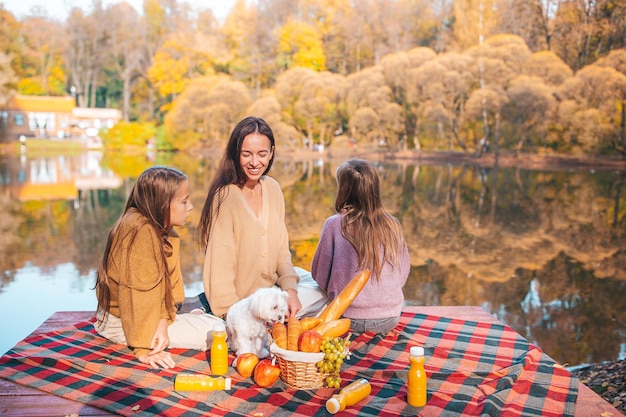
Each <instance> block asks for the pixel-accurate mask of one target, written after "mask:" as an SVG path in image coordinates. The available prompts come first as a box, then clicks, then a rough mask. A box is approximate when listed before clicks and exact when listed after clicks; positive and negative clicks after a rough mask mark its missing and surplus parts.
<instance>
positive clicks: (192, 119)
mask: <svg viewBox="0 0 626 417" xmlns="http://www.w3.org/2000/svg"><path fill="white" fill-rule="evenodd" d="M252 3H253V4H247V2H246V1H245V0H238V1H237V2H236V4H235V5H234V7H233V9H232V10H231V12H230V14H229V15H228V16H227V17H226V19H225V20H224V21H223V22H219V21H217V19H216V18H215V17H214V16H213V15H212V13H211V12H210V10H195V9H193V8H191V7H190V6H189V5H188V4H186V3H185V2H182V1H177V0H144V5H143V10H142V13H139V12H137V11H136V10H135V9H133V8H132V7H131V6H130V5H129V4H128V3H126V2H124V1H121V2H119V3H115V4H112V5H109V6H106V7H105V6H103V4H102V1H100V0H93V1H92V3H91V8H90V10H89V11H85V10H83V9H81V8H74V9H72V10H71V12H70V15H69V16H68V18H67V19H66V21H65V22H58V21H55V20H53V19H51V18H49V17H47V16H46V15H45V14H43V13H37V10H35V11H34V13H33V14H32V15H30V16H27V17H25V18H23V19H21V20H19V21H18V20H17V19H16V18H15V17H14V16H13V15H12V14H11V13H10V12H9V11H7V10H5V9H4V7H3V6H2V5H1V3H0V34H1V35H2V36H0V102H6V100H7V99H8V98H9V97H10V96H11V94H14V93H15V92H19V93H21V94H35V95H45V94H50V95H67V94H74V95H75V96H76V99H77V102H78V105H79V106H82V107H96V106H97V107H117V108H120V109H122V111H123V114H124V117H125V120H126V121H134V122H144V123H145V122H147V123H148V126H152V127H154V126H157V127H158V128H157V129H154V128H149V129H143V131H144V132H145V133H144V134H145V135H155V132H157V133H156V135H157V138H158V140H157V143H158V146H159V147H161V148H173V149H193V148H197V147H200V146H202V147H206V146H221V144H222V142H223V141H225V140H226V138H227V136H228V132H229V131H230V129H231V127H232V125H233V124H234V123H235V122H236V121H237V120H238V119H239V118H240V117H241V116H242V115H244V114H247V113H254V114H258V115H260V116H263V117H265V118H267V119H268V121H270V123H272V126H273V127H274V128H275V129H276V130H277V134H278V135H279V138H281V139H282V140H284V141H285V142H287V144H288V145H289V146H293V147H313V146H319V145H324V146H329V145H338V144H340V143H342V142H344V143H345V144H348V145H349V146H368V145H372V144H373V145H375V146H382V147H388V148H417V149H424V150H442V149H450V150H464V151H466V152H475V153H478V154H480V153H482V152H483V151H487V150H494V151H496V152H497V151H499V150H514V151H522V150H525V151H541V152H559V153H573V154H579V153H586V154H599V155H616V154H617V155H622V156H624V155H626V133H625V130H626V129H625V123H626V122H625V120H626V113H625V106H624V104H625V102H626V52H625V51H624V42H625V40H626V32H625V31H624V30H623V28H624V27H626V4H624V2H622V1H617V0H599V1H589V0H572V1H565V0H455V1H452V0H359V1H349V0H299V1H291V0H257V1H256V2H252ZM126 127H127V126H125V124H121V125H120V128H119V129H118V130H119V132H109V133H110V136H109V137H110V140H109V143H111V144H121V143H124V141H125V139H124V134H123V131H124V128H126ZM139 130H141V129H139ZM133 132H135V133H133V139H128V140H137V136H141V134H140V133H139V134H138V133H137V129H135V130H134V131H133ZM128 136H129V135H128V134H126V137H128ZM115 138H117V139H115ZM120 138H121V139H120ZM140 139H141V138H140ZM139 142H141V140H140V141H139Z"/></svg>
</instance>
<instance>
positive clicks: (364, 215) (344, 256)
mask: <svg viewBox="0 0 626 417" xmlns="http://www.w3.org/2000/svg"><path fill="white" fill-rule="evenodd" d="M337 185H338V189H337V197H336V199H335V210H336V211H337V214H335V215H333V216H331V217H329V218H328V219H326V222H325V223H324V226H323V227H322V232H321V235H320V241H319V244H318V247H317V249H316V251H315V255H314V256H313V266H312V268H311V273H312V274H313V279H314V280H315V281H316V282H317V283H318V284H319V286H320V288H322V289H323V290H325V291H326V292H327V293H328V297H329V298H330V299H331V300H332V299H334V298H335V297H336V296H337V294H338V293H339V292H340V291H341V290H342V289H343V288H344V287H345V286H346V284H347V283H348V282H349V281H350V279H351V278H352V277H353V276H354V275H356V273H357V272H358V271H361V270H363V269H369V270H370V271H371V276H370V279H369V281H368V282H367V283H366V284H365V287H363V289H362V290H361V292H360V293H359V295H357V296H356V298H355V299H354V300H353V301H352V303H351V304H350V306H349V307H348V308H347V309H346V311H345V312H344V314H343V316H344V317H347V318H350V319H351V320H352V325H351V328H352V330H353V331H354V332H357V333H362V332H365V331H372V332H376V333H382V334H385V333H387V332H389V331H390V330H391V329H393V328H394V327H395V326H396V325H397V324H398V321H399V319H400V312H401V310H402V307H403V305H404V294H403V293H402V287H403V286H404V284H405V283H406V280H407V278H408V276H409V270H410V267H411V264H410V259H409V250H408V248H407V245H406V242H405V240H404V235H403V233H402V227H401V226H400V223H399V222H398V220H397V219H396V218H395V217H393V216H392V215H390V214H389V213H387V211H385V209H384V207H383V205H382V202H381V199H380V182H379V179H378V174H376V171H375V170H374V167H372V165H370V164H369V163H367V162H366V161H363V160H360V159H351V160H349V161H346V162H344V163H343V164H341V165H340V166H339V168H337Z"/></svg>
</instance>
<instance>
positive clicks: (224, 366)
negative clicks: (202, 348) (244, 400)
mask: <svg viewBox="0 0 626 417" xmlns="http://www.w3.org/2000/svg"><path fill="white" fill-rule="evenodd" d="M227 372H228V345H227V344H226V327H225V326H224V324H223V323H218V324H216V325H215V326H214V327H213V343H211V373H212V374H213V375H226V373H227Z"/></svg>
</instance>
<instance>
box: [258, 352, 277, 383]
mask: <svg viewBox="0 0 626 417" xmlns="http://www.w3.org/2000/svg"><path fill="white" fill-rule="evenodd" d="M279 376H280V367H279V366H278V365H277V364H276V363H274V361H272V360H271V359H262V360H261V361H259V363H258V364H257V365H256V366H255V367H254V382H255V383H256V384H257V385H258V386H260V387H263V388H266V387H271V386H272V385H274V383H275V382H276V381H277V380H278V377H279Z"/></svg>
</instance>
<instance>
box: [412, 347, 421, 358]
mask: <svg viewBox="0 0 626 417" xmlns="http://www.w3.org/2000/svg"><path fill="white" fill-rule="evenodd" d="M410 355H411V356H424V348H423V347H421V346H413V347H412V348H411V350H410Z"/></svg>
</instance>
